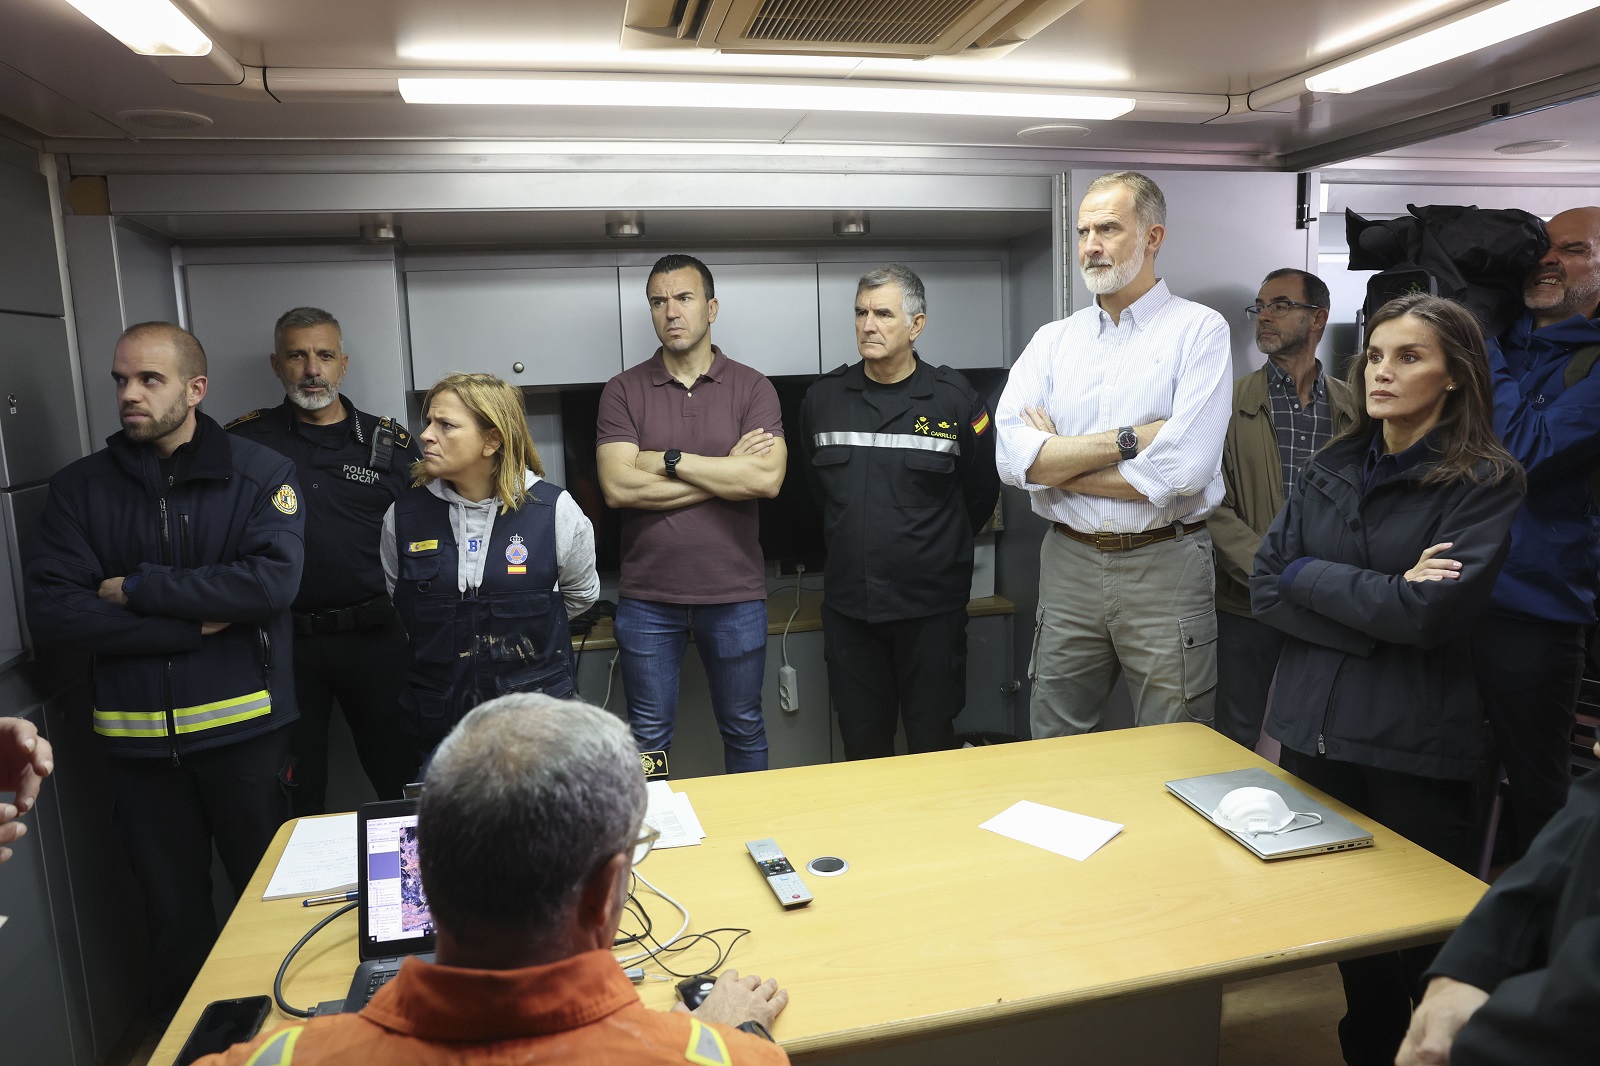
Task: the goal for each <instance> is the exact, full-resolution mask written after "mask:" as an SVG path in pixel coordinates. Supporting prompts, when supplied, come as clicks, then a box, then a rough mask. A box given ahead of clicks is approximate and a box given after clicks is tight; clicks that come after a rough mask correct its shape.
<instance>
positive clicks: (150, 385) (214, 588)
mask: <svg viewBox="0 0 1600 1066" xmlns="http://www.w3.org/2000/svg"><path fill="white" fill-rule="evenodd" d="M111 378H112V381H113V382H114V383H115V385H116V390H117V413H118V415H119V416H120V417H121V420H122V432H120V433H116V434H114V435H112V436H111V437H110V438H109V439H108V440H107V441H106V447H105V448H103V449H101V450H100V451H98V452H95V453H94V454H93V455H90V456H88V457H86V458H83V459H79V460H78V461H77V462H75V463H72V464H70V465H69V466H66V467H64V468H63V469H62V470H60V471H59V472H57V474H56V475H55V477H54V478H52V479H51V481H50V497H49V500H48V501H47V503H46V504H45V509H44V514H43V515H42V516H41V517H40V519H39V525H38V529H37V530H36V531H35V533H34V537H33V542H32V543H31V544H30V545H29V551H28V558H27V563H26V570H25V581H26V589H27V603H28V624H29V626H30V627H31V628H32V630H33V635H34V637H35V638H36V639H37V640H39V642H40V643H43V644H59V645H62V646H66V647H74V648H82V649H84V650H86V651H88V652H90V653H91V654H92V655H93V656H94V670H93V675H92V676H93V683H94V712H93V719H94V732H95V734H96V737H97V739H98V741H99V746H100V748H101V749H102V750H103V751H104V752H105V753H106V754H107V755H108V756H110V758H109V759H108V760H107V765H108V767H109V772H108V775H107V776H108V784H109V786H110V791H111V795H112V798H113V800H114V801H115V814H114V818H115V821H116V826H117V835H118V836H119V837H120V838H121V842H122V845H123V847H124V849H125V850H126V852H127V855H128V861H129V863H130V864H131V865H132V867H133V872H134V875H135V877H136V879H137V880H138V882H139V886H140V888H141V889H142V890H143V893H144V904H145V914H146V919H147V921H146V926H145V928H146V930H147V931H148V933H149V938H150V967H149V973H148V982H147V985H146V987H147V989H148V991H149V997H150V999H149V1007H150V1012H151V1014H152V1015H153V1016H154V1017H155V1019H156V1020H157V1022H158V1023H159V1024H161V1025H165V1024H166V1023H167V1022H168V1021H170V1020H171V1018H172V1014H173V1012H174V1011H175V1010H177V1007H178V1003H179V1002H180V1001H181V1000H182V999H183V995H184V993H185V992H186V991H187V990H188V987H189V982H190V981H191V980H193V979H194V976H195V974H197V973H199V971H200V965H201V963H203V962H205V958H206V955H207V953H208V952H210V950H211V944H212V942H213V941H214V940H215V939H216V935H217V928H216V919H215V912H214V910H213V908H212V902H211V899H212V891H211V852H212V844H213V842H215V845H216V850H217V851H218V853H220V855H221V856H222V864H223V867H224V868H225V869H226V871H227V874H228V879H229V881H230V882H231V884H232V888H233V893H234V896H235V898H237V897H238V896H239V895H240V894H242V893H243V892H244V887H245V883H246V882H247V881H249V879H250V875H251V874H252V873H254V872H255V868H256V864H257V863H258V862H260V861H261V855H262V853H263V852H265V851H266V848H267V845H268V844H269V843H270V842H271V841H272V834H273V833H274V832H276V831H277V828H278V826H279V825H280V824H282V822H283V821H284V820H285V819H286V818H288V817H289V814H290V807H289V798H288V784H289V779H290V764H289V730H288V729H287V728H285V727H287V726H288V725H290V724H291V723H292V722H293V721H294V720H295V719H296V718H297V717H298V715H299V711H298V709H297V707H296V705H295V691H294V667H293V664H292V662H291V648H290V637H291V635H292V632H293V629H292V626H291V624H290V619H289V604H290V601H292V600H293V599H294V596H295V591H296V590H297V589H298V588H299V586H300V567H301V562H302V559H303V557H304V554H305V550H304V547H303V545H302V543H301V534H302V529H303V525H304V515H303V513H302V511H301V508H300V502H299V487H298V485H297V483H296V481H295V473H294V464H293V463H291V462H290V461H289V460H288V459H285V458H284V457H283V456H281V455H278V454H277V453H276V452H273V451H271V450H270V449H267V448H263V447H261V446H260V445H258V444H252V443H251V442H249V441H247V440H243V439H241V438H238V437H233V436H231V435H230V434H228V433H226V432H224V431H223V429H222V427H221V426H219V425H217V424H216V423H215V422H213V421H212V420H211V419H210V418H208V417H207V416H206V415H204V414H202V413H201V411H200V401H201V400H203V399H205V395H206V384H207V378H206V353H205V350H204V349H203V348H201V347H200V342H199V341H197V340H195V338H194V336H193V335H192V334H190V333H189V332H188V331H187V330H184V329H181V328H179V327H178V326H175V325H173V324H171V323H170V322H144V323H140V324H139V325H137V326H132V327H130V328H129V329H128V330H127V331H126V332H124V333H123V334H122V336H121V338H120V339H119V340H118V341H117V346H116V351H115V354H114V356H113V358H112V360H111Z"/></svg>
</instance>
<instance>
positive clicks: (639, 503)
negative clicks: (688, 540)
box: [595, 428, 789, 511]
mask: <svg viewBox="0 0 1600 1066" xmlns="http://www.w3.org/2000/svg"><path fill="white" fill-rule="evenodd" d="M665 456H666V453H665V452H658V451H642V450H640V448H639V446H638V445H637V444H633V443H630V442H627V441H613V442H611V443H609V444H602V445H600V447H599V448H597V449H596V450H595V461H596V464H597V465H598V467H599V472H600V489H601V491H602V492H604V493H605V497H606V505H607V506H608V507H633V508H636V509H638V510H641V511H675V510H677V509H678V508H680V507H688V506H689V505H691V504H696V503H701V502H703V501H705V500H710V499H722V500H754V499H761V498H766V499H771V498H772V497H774V496H776V495H777V494H778V490H779V489H780V488H782V487H783V475H784V472H785V470H787V468H788V463H789V449H788V446H787V445H786V444H785V443H784V440H783V438H782V437H775V436H773V435H772V434H771V433H768V432H767V431H766V430H765V429H760V428H758V429H752V430H751V431H750V432H748V433H746V434H745V435H744V436H742V437H740V438H739V439H738V441H736V442H735V443H734V445H733V447H732V448H730V449H729V450H728V454H727V455H694V454H692V453H690V452H684V453H683V458H682V459H680V460H679V461H678V471H677V473H678V476H677V477H676V478H670V477H668V476H667V465H666V459H665Z"/></svg>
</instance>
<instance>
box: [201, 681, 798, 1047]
mask: <svg viewBox="0 0 1600 1066" xmlns="http://www.w3.org/2000/svg"><path fill="white" fill-rule="evenodd" d="M644 810H645V788H644V778H643V776H642V775H641V774H640V771H639V755H638V752H637V751H636V750H635V749H634V745H633V738H632V737H631V735H630V734H629V732H628V729H627V727H626V726H624V725H623V724H622V723H621V722H620V721H619V720H618V719H616V718H614V717H613V716H612V715H610V714H607V713H606V712H605V711H602V710H599V709H597V708H594V707H590V706H588V705H587V704H583V703H576V702H570V701H566V700H558V699H554V698H552V697H549V696H544V695H541V694H538V693H516V694H513V695H509V696H502V697H500V698H499V699H496V700H491V701H489V702H488V703H485V704H483V705H482V706H480V707H478V708H476V709H475V710H473V711H472V712H470V713H469V714H468V715H467V716H466V717H465V718H463V719H462V720H461V721H460V723H458V724H457V725H456V727H455V729H454V730H453V731H452V732H451V733H450V735H449V736H448V737H446V738H445V739H444V741H443V742H442V743H441V744H440V745H439V748H438V750H437V752H436V753H435V754H434V757H433V762H432V765H431V767H430V768H429V770H428V775H427V780H426V783H425V784H424V785H423V789H422V800H421V805H420V810H419V813H418V821H417V843H418V857H419V861H420V863H421V866H422V884H423V888H424V889H425V890H426V892H427V896H428V904H429V907H430V909H431V910H432V912H433V920H434V925H435V927H436V929H437V931H438V938H437V948H436V956H437V960H438V961H437V962H435V963H427V962H422V961H420V960H418V959H416V958H412V959H409V960H408V961H407V962H406V964H405V966H404V968H403V969H401V971H400V973H399V975H398V976H397V977H396V978H395V979H394V980H393V981H390V982H389V983H388V984H386V985H385V986H384V987H383V988H382V989H381V990H380V991H379V992H378V994H377V995H376V996H374V997H373V999H372V1002H371V1003H369V1004H368V1005H367V1008H366V1009H365V1010H363V1011H361V1013H359V1014H341V1015H335V1016H332V1017H325V1018H317V1019H313V1020H312V1021H310V1022H307V1023H303V1024H301V1023H295V1024H291V1025H289V1026H285V1027H283V1028H281V1029H278V1030H277V1031H275V1032H273V1033H271V1034H269V1035H267V1036H263V1037H258V1038H256V1039H255V1040H253V1041H251V1042H250V1043H248V1044H240V1045H238V1046H236V1047H234V1048H233V1049H231V1050H230V1051H228V1052H225V1053H224V1054H222V1055H218V1056H212V1057H210V1058H208V1059H203V1060H201V1061H202V1062H204V1063H208V1064H210V1066H235V1064H244V1063H269V1062H270V1063H276V1064H279V1066H315V1064H323V1063H335V1062H338V1063H345V1062H381V1063H385V1064H391V1066H402V1064H419V1066H420V1064H434V1063H439V1064H443V1063H463V1062H467V1063H470V1062H475V1061H480V1060H481V1061H486V1062H487V1061H494V1062H509V1061H513V1060H514V1061H516V1062H518V1063H545V1062H548V1063H557V1062H559V1063H577V1062H581V1063H589V1064H599V1066H606V1064H618V1066H620V1064H623V1063H628V1064H634V1063H683V1062H695V1063H741V1064H742V1063H751V1064H767V1063H786V1062H788V1061H789V1059H788V1056H787V1055H785V1054H784V1053H783V1051H782V1049H780V1048H779V1047H777V1046H776V1045H775V1044H772V1043H769V1042H768V1039H770V1038H767V1039H763V1038H762V1037H761V1036H759V1035H750V1034H751V1033H757V1034H759V1033H763V1032H764V1031H765V1029H766V1027H767V1026H770V1025H771V1024H772V1022H773V1020H774V1019H775V1018H776V1017H777V1016H778V1014H779V1013H780V1012H781V1011H782V1010H783V1008H784V1007H785V1006H786V1005H787V1004H788V1001H789V994H788V993H787V992H783V991H779V990H778V986H777V982H776V981H772V980H768V981H765V982H763V981H762V980H761V979H760V978H758V977H756V976H754V975H751V976H748V977H740V976H739V975H738V974H737V973H735V972H733V971H729V972H727V973H725V974H723V975H722V977H721V978H719V979H718V981H717V984H716V987H715V988H714V989H713V990H712V992H711V994H710V995H709V996H708V997H707V998H706V1000H705V1002H704V1003H702V1004H701V1005H700V1006H699V1008H697V1009H696V1010H694V1011H692V1012H685V1011H683V1010H682V1009H681V1008H680V1009H678V1010H675V1011H668V1012H661V1011H652V1010H648V1009H647V1008H646V1007H645V1006H644V1005H643V1004H642V1003H640V1002H639V997H638V995H637V994H636V993H635V992H634V990H633V986H632V985H631V984H630V983H629V981H628V978H627V977H626V976H625V975H624V974H623V972H622V968H621V967H620V966H618V965H617V962H616V961H615V959H614V958H613V956H612V954H611V946H612V941H613V940H614V939H615V937H616V935H617V925H618V922H619V921H620V919H621V916H622V906H623V903H624V901H625V900H626V899H627V897H628V887H629V881H630V875H631V873H632V870H633V866H634V862H635V856H636V855H637V856H639V857H643V853H644V851H646V850H648V846H649V841H650V840H651V839H653V838H652V837H651V836H650V835H649V834H648V833H647V832H646V831H645V830H644V828H643V822H644ZM752 1023H753V1024H752ZM740 1025H744V1026H746V1027H747V1031H746V1032H740V1031H739V1030H738V1029H736V1028H734V1026H740Z"/></svg>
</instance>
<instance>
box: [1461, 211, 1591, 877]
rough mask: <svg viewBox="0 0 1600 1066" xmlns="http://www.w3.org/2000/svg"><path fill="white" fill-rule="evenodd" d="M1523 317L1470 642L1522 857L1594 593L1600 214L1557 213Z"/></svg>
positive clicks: (1503, 404)
mask: <svg viewBox="0 0 1600 1066" xmlns="http://www.w3.org/2000/svg"><path fill="white" fill-rule="evenodd" d="M1547 228H1548V230H1549V237H1550V243H1549V247H1547V248H1546V249H1545V252H1544V255H1543V256H1542V257H1541V258H1540V259H1539V262H1538V263H1537V264H1536V265H1535V266H1534V268H1533V270H1532V271H1530V272H1529V274H1528V277H1527V280H1526V283H1525V285H1524V289H1523V304H1524V306H1525V308H1526V310H1525V312H1524V313H1523V315H1522V317H1521V318H1519V319H1518V320H1517V321H1516V322H1515V323H1514V324H1513V325H1512V326H1511V328H1510V329H1508V330H1507V331H1506V332H1505V333H1504V334H1503V335H1501V337H1500V338H1499V344H1498V346H1496V345H1490V349H1489V357H1490V363H1491V366H1492V369H1493V371H1494V389H1495V412H1494V413H1495V428H1496V429H1497V430H1498V431H1499V433H1500V436H1501V439H1502V440H1503V441H1504V442H1505V446H1506V448H1507V449H1508V450H1509V451H1510V452H1511V454H1512V455H1514V456H1516V457H1517V459H1518V461H1520V462H1521V463H1522V465H1523V466H1524V467H1526V468H1527V471H1528V495H1527V498H1526V499H1525V500H1524V501H1523V504H1522V510H1521V511H1519V512H1518V514H1517V518H1516V522H1515V524H1514V525H1513V526H1512V527H1511V552H1510V554H1509V555H1508V556H1507V557H1506V562H1505V566H1504V567H1503V568H1502V569H1501V571H1500V577H1499V579H1498V580H1497V581H1496V583H1495V588H1494V596H1493V598H1492V599H1491V600H1490V605H1489V609H1488V611H1487V612H1485V614H1484V615H1483V617H1482V619H1481V620H1480V621H1479V622H1478V625H1477V627H1476V629H1475V630H1474V634H1473V658H1474V661H1475V666H1476V670H1477V674H1478V688H1479V690H1480V692H1481V695H1482V698H1483V703H1484V710H1485V712H1486V713H1487V715H1488V718H1489V723H1490V725H1491V726H1493V728H1494V734H1495V741H1496V744H1497V746H1498V748H1499V752H1500V761H1501V762H1502V763H1503V764H1504V766H1505V770H1506V778H1507V781H1508V782H1509V784H1510V798H1509V810H1510V814H1511V825H1512V828H1514V830H1515V833H1516V841H1515V848H1514V851H1513V853H1512V854H1511V855H1510V856H1507V857H1509V858H1515V857H1516V856H1517V855H1521V854H1522V853H1523V852H1525V851H1526V850H1527V848H1528V845H1529V844H1531V843H1532V842H1533V838H1534V836H1535V835H1536V834H1537V833H1538V831H1539V830H1540V828H1541V827H1543V826H1544V824H1545V823H1546V822H1548V821H1549V820H1550V819H1551V817H1552V816H1554V814H1555V813H1556V812H1557V811H1558V810H1560V809H1561V806H1562V804H1564V803H1565V802H1566V798H1567V785H1568V783H1569V781H1570V779H1571V774H1570V771H1569V769H1568V754H1567V745H1568V741H1569V739H1570V737H1571V734H1572V722H1573V714H1574V711H1575V710H1576V707H1577V701H1578V685H1579V682H1580V681H1581V680H1582V678H1583V666H1584V656H1585V636H1586V631H1587V630H1588V628H1589V627H1590V626H1591V625H1593V624H1594V622H1595V597H1596V593H1597V592H1600V499H1597V498H1596V491H1597V490H1596V488H1595V486H1596V485H1600V480H1596V479H1594V478H1593V476H1592V472H1593V471H1595V470H1596V468H1597V467H1600V373H1596V372H1593V368H1594V365H1595V362H1596V359H1597V357H1600V320H1597V319H1596V314H1597V312H1600V207H1580V208H1576V209H1574V210H1571V211H1563V212H1561V213H1560V214H1559V215H1556V216H1555V217H1554V218H1552V219H1551V220H1550V222H1549V224H1548V227H1547Z"/></svg>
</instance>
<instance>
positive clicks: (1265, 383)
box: [1210, 267, 1355, 748]
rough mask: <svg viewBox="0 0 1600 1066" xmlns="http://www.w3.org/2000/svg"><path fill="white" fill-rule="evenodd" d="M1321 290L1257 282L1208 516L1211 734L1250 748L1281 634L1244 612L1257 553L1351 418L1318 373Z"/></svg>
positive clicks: (1283, 281) (1340, 387) (1323, 320)
mask: <svg viewBox="0 0 1600 1066" xmlns="http://www.w3.org/2000/svg"><path fill="white" fill-rule="evenodd" d="M1328 303H1329V300H1328V286H1327V285H1326V284H1325V283H1324V282H1323V280H1322V279H1321V278H1319V277H1317V276H1316V275H1315V274H1310V273H1307V272H1306V271H1304V270H1296V269H1294V268H1292V267H1287V268H1284V269H1282V270H1274V271H1273V272H1272V273H1270V274H1268V275H1267V279H1266V280H1265V281H1263V282H1262V283H1261V289H1260V291H1259V292H1258V293H1257V294H1256V302H1255V303H1253V304H1251V305H1250V306H1249V307H1247V308H1245V315H1246V317H1248V318H1250V319H1253V320H1254V322H1255V329H1256V347H1257V348H1258V349H1260V351H1261V354H1262V355H1265V356H1266V357H1267V362H1266V364H1265V365H1264V366H1262V367H1261V369H1259V370H1257V371H1255V372H1254V373H1251V374H1246V375H1245V376H1244V377H1242V378H1240V379H1239V380H1238V381H1235V382H1234V383H1233V408H1232V412H1231V415H1230V417H1229V420H1228V435H1227V437H1226V438H1225V439H1224V440H1223V444H1222V480H1223V483H1224V485H1225V491H1224V493H1223V497H1222V503H1221V504H1220V505H1218V507H1217V509H1216V511H1215V512H1213V513H1212V515H1211V520H1210V530H1211V542H1212V545H1213V546H1214V547H1215V549H1216V560H1217V716H1216V718H1215V720H1214V722H1213V724H1214V725H1215V727H1216V730H1217V732H1219V733H1221V734H1222V735H1223V736H1225V737H1227V738H1228V739H1230V740H1233V741H1236V742H1238V743H1240V744H1243V745H1244V746H1245V747H1247V748H1254V747H1255V746H1256V742H1257V741H1258V740H1260V739H1261V720H1262V716H1263V715H1264V714H1265V713H1266V706H1267V688H1268V687H1269V686H1270V685H1271V684H1272V673H1273V671H1274V670H1275V669H1276V668H1277V665H1278V653H1279V652H1280V651H1281V650H1282V648H1283V634H1282V633H1281V632H1279V631H1278V630H1276V629H1273V628H1272V627H1271V626H1268V625H1265V624H1264V623H1261V622H1258V621H1256V619H1255V617H1254V615H1252V614H1251V612H1250V573H1251V571H1252V570H1253V569H1254V568H1255V557H1256V549H1257V548H1259V547H1260V546H1261V537H1262V535H1263V534H1265V533H1266V531H1267V527H1268V526H1269V525H1271V524H1272V519H1273V517H1274V516H1275V515H1277V513H1278V512H1279V511H1280V510H1282V508H1283V501H1284V499H1285V498H1286V497H1287V496H1288V495H1289V489H1290V486H1292V485H1293V484H1294V481H1295V479H1296V478H1297V477H1299V476H1300V468H1301V467H1302V466H1304V465H1305V462H1306V460H1308V459H1310V458H1311V455H1312V453H1314V452H1315V451H1317V449H1319V448H1321V447H1322V446H1323V445H1324V444H1326V443H1328V440H1329V439H1330V438H1331V437H1333V436H1334V435H1335V434H1337V433H1339V432H1340V431H1341V430H1343V429H1344V428H1345V427H1346V426H1347V425H1349V424H1350V422H1351V420H1352V419H1353V418H1354V411H1355V400H1354V397H1353V396H1352V395H1351V392H1350V387H1349V386H1348V385H1346V384H1345V383H1344V382H1343V381H1340V380H1339V379H1338V378H1337V377H1336V376H1334V375H1332V374H1324V373H1323V372H1322V364H1321V363H1320V362H1318V361H1317V343H1318V342H1319V341H1321V340H1322V332H1323V330H1324V329H1326V328H1327V325H1328Z"/></svg>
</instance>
